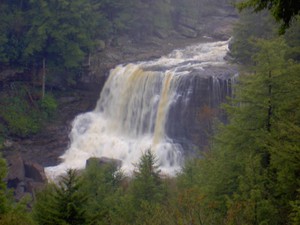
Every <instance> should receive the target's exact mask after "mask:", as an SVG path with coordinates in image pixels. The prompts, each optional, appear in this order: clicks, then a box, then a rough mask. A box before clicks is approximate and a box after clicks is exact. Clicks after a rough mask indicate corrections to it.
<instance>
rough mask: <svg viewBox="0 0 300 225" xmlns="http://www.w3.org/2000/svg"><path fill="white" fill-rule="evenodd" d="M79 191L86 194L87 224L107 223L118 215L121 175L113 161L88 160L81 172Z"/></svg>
mask: <svg viewBox="0 0 300 225" xmlns="http://www.w3.org/2000/svg"><path fill="white" fill-rule="evenodd" d="M82 176H83V185H82V187H81V191H82V192H83V193H85V195H86V196H88V201H87V204H86V206H85V207H86V211H87V220H88V224H109V223H110V221H112V220H113V219H114V217H115V216H119V215H118V211H117V207H118V205H119V204H120V198H121V193H122V190H121V189H120V185H121V182H122V180H123V175H122V173H121V171H119V170H118V167H117V165H115V164H113V163H108V164H101V165H100V164H99V162H98V161H97V159H95V160H94V161H93V160H89V165H88V166H87V169H86V171H85V172H84V173H83V175H82Z"/></svg>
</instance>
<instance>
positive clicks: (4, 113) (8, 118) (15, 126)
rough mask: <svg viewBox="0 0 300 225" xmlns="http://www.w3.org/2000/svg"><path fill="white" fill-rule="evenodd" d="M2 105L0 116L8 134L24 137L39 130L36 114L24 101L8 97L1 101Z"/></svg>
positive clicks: (16, 97)
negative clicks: (5, 124)
mask: <svg viewBox="0 0 300 225" xmlns="http://www.w3.org/2000/svg"><path fill="white" fill-rule="evenodd" d="M2 105H4V106H5V107H3V108H1V109H0V116H1V118H3V120H4V121H5V122H6V123H7V127H8V131H9V133H10V134H14V135H18V136H21V137H24V136H27V135H29V134H32V133H36V132H37V131H38V130H39V122H38V120H37V113H36V112H35V111H33V110H31V108H30V105H28V103H27V102H26V101H25V100H24V99H22V98H20V97H18V96H15V97H8V98H6V99H3V100H2Z"/></svg>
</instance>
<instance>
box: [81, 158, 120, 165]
mask: <svg viewBox="0 0 300 225" xmlns="http://www.w3.org/2000/svg"><path fill="white" fill-rule="evenodd" d="M94 163H96V164H97V165H99V166H100V167H101V166H104V165H109V164H112V165H113V166H115V167H117V168H120V167H121V166H122V161H121V160H118V159H112V158H107V157H100V158H97V157H92V158H89V159H88V160H87V161H86V167H88V166H89V165H91V164H94Z"/></svg>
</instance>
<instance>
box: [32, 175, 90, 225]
mask: <svg viewBox="0 0 300 225" xmlns="http://www.w3.org/2000/svg"><path fill="white" fill-rule="evenodd" d="M81 185H82V183H81V181H80V179H79V177H78V175H77V174H76V171H75V170H68V171H67V174H66V175H65V176H62V177H61V180H60V181H59V183H58V185H56V184H52V185H49V186H48V187H47V189H45V190H44V191H42V192H41V193H39V194H38V196H37V200H36V203H35V205H34V218H35V220H36V221H37V222H38V223H39V224H45V225H51V224H53V225H54V224H72V225H76V224H78V225H83V224H85V223H86V210H85V205H86V202H87V197H86V195H85V193H83V192H81V191H80V187H81Z"/></svg>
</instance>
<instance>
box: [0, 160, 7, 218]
mask: <svg viewBox="0 0 300 225" xmlns="http://www.w3.org/2000/svg"><path fill="white" fill-rule="evenodd" d="M6 173H7V166H6V161H5V160H4V159H3V158H2V155H1V154H0V217H1V215H3V214H4V213H6V212H7V210H8V199H7V189H6V183H5V182H4V178H5V177H6Z"/></svg>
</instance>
